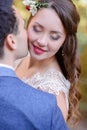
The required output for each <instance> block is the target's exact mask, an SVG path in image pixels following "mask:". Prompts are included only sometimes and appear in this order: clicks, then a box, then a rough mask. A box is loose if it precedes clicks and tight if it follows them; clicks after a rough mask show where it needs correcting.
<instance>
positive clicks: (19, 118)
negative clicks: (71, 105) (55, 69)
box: [0, 0, 67, 130]
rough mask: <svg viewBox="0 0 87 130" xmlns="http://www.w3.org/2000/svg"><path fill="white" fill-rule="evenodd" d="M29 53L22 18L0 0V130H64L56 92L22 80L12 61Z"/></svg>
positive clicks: (10, 5) (64, 126)
mask: <svg viewBox="0 0 87 130" xmlns="http://www.w3.org/2000/svg"><path fill="white" fill-rule="evenodd" d="M27 53H28V44H27V34H26V30H25V29H24V21H23V19H22V18H21V16H20V14H19V13H18V12H17V10H16V9H15V8H12V0H0V130H67V127H66V124H65V122H64V119H63V116H62V113H61V111H60V109H59V108H58V107H57V103H56V99H55V96H53V95H51V94H48V93H45V92H42V91H40V90H36V89H34V88H33V87H31V86H28V85H27V84H25V83H23V82H22V81H21V80H20V79H18V78H17V76H16V74H15V72H14V68H13V65H14V61H15V60H16V59H18V58H22V57H24V56H26V55H27Z"/></svg>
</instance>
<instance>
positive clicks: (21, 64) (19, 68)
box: [14, 56, 30, 78]
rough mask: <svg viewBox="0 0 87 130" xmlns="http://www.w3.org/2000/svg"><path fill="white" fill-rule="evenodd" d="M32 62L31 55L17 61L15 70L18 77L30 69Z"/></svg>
mask: <svg viewBox="0 0 87 130" xmlns="http://www.w3.org/2000/svg"><path fill="white" fill-rule="evenodd" d="M29 64H30V56H26V57H24V58H22V59H19V60H17V61H16V62H15V67H14V68H15V71H16V74H17V75H18V77H20V78H21V77H22V76H24V74H25V72H26V70H27V69H28V67H29Z"/></svg>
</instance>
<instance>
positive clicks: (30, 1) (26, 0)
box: [23, 0, 36, 5]
mask: <svg viewBox="0 0 87 130" xmlns="http://www.w3.org/2000/svg"><path fill="white" fill-rule="evenodd" d="M35 3H36V2H35V1H34V0H23V4H24V5H31V4H35Z"/></svg>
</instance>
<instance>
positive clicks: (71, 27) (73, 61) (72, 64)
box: [40, 0, 81, 124]
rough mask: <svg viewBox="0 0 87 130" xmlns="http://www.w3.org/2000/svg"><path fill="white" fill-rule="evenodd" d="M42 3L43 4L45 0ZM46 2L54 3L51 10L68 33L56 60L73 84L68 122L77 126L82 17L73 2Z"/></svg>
mask: <svg viewBox="0 0 87 130" xmlns="http://www.w3.org/2000/svg"><path fill="white" fill-rule="evenodd" d="M40 1H41V2H43V1H44V0H40ZM45 2H48V3H50V2H52V4H51V5H50V8H52V9H54V10H55V11H56V13H57V14H58V16H59V17H60V19H61V22H62V24H63V26H64V29H65V31H66V39H65V41H64V44H63V45H62V47H61V48H60V50H58V52H57V53H56V59H57V61H58V63H59V65H60V68H61V70H62V72H63V74H64V76H65V77H66V79H68V80H69V81H70V83H71V87H70V91H69V111H68V118H67V121H68V122H70V123H71V124H75V123H77V122H78V119H79V116H80V113H79V100H80V99H81V94H80V92H79V88H78V79H79V75H80V73H81V67H80V64H79V55H78V45H77V36H76V34H77V28H78V24H79V21H80V16H79V14H78V12H77V10H76V6H75V5H74V3H73V2H72V1H71V0H53V1H52V0H46V1H45Z"/></svg>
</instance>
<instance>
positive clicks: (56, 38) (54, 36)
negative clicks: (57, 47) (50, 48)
mask: <svg viewBox="0 0 87 130" xmlns="http://www.w3.org/2000/svg"><path fill="white" fill-rule="evenodd" d="M50 37H51V39H52V40H58V39H59V38H60V37H61V36H60V35H58V34H51V35H50Z"/></svg>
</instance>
